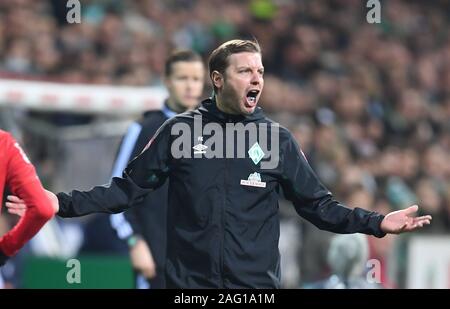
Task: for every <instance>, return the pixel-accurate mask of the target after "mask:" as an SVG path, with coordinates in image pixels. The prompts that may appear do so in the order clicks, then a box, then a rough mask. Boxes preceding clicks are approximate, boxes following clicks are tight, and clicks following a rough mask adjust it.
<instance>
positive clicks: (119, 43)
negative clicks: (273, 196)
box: [0, 0, 450, 287]
mask: <svg viewBox="0 0 450 309" xmlns="http://www.w3.org/2000/svg"><path fill="white" fill-rule="evenodd" d="M65 4H66V3H65V1H61V0H53V1H32V0H10V1H0V77H13V78H27V79H39V80H52V81H58V82H65V83H88V84H113V85H132V86H149V85H161V83H162V74H163V69H164V60H165V57H166V55H167V54H168V52H169V51H170V50H171V49H173V48H175V47H183V48H191V49H194V50H196V51H198V52H199V53H201V54H202V55H203V56H204V57H205V59H206V57H207V56H208V55H209V53H210V52H211V50H212V49H214V48H215V47H217V46H218V45H219V44H220V43H222V42H223V41H226V40H228V39H232V38H256V39H257V40H258V41H259V43H260V44H261V46H262V49H263V62H264V65H265V71H266V75H265V89H264V94H263V96H262V98H261V105H262V106H263V107H264V109H265V110H266V112H267V114H269V115H270V116H271V117H272V118H273V119H275V120H276V121H278V122H280V123H281V124H282V125H284V126H287V127H289V128H290V129H291V131H292V132H293V133H294V134H295V136H296V137H297V138H298V141H299V143H300V145H301V147H302V149H303V151H304V152H305V154H306V157H307V158H308V160H309V162H310V163H311V165H312V166H313V168H314V169H315V171H316V172H317V174H318V175H319V177H320V178H321V180H322V181H323V182H324V183H325V184H326V185H327V186H328V187H329V188H330V190H331V191H332V192H333V193H334V194H335V196H336V198H337V199H338V200H339V201H342V202H344V203H346V204H348V205H351V206H358V207H363V208H366V209H371V210H375V211H379V212H381V213H387V212H389V211H392V210H396V209H400V208H403V207H406V206H409V205H412V204H415V203H417V204H418V205H419V206H420V207H421V210H420V212H421V214H422V213H426V214H431V215H433V223H432V225H431V226H430V227H427V228H425V229H424V231H423V233H439V234H442V233H449V232H450V31H449V29H450V2H449V1H448V0H436V1H406V0H404V1H400V0H389V1H381V7H382V14H381V21H382V22H381V23H380V24H369V23H368V22H367V21H366V14H367V12H368V11H369V9H368V8H366V3H365V1H361V0H327V1H300V0H259V1H257V0H255V1H237V0H229V1H223V0H191V1H190V0H178V1H175V0H164V1H163V0H148V1H143V0H142V1H140V0H130V1H119V0H98V1H92V0H82V1H81V9H82V14H81V15H82V22H81V23H80V24H68V23H67V21H66V14H67V12H68V9H67V8H66V6H65ZM208 83H209V81H208ZM210 91H211V88H210V87H209V88H208V90H207V92H206V95H208V94H209V93H210ZM286 213H287V215H286V216H287V217H289V216H290V215H291V214H290V213H289V211H287V212H286ZM300 226H301V230H302V232H301V234H302V235H303V237H304V241H303V244H302V246H301V247H302V248H303V249H304V250H302V253H301V254H300V255H301V256H303V255H306V254H309V256H310V258H309V260H308V258H307V257H304V258H302V259H301V264H302V267H300V268H301V270H302V279H304V280H305V281H314V280H318V279H320V278H324V277H325V276H326V269H325V270H323V269H324V268H323V267H322V266H323V265H325V263H326V262H325V261H323V264H322V265H321V266H320V267H318V268H317V267H316V268H317V269H316V268H315V267H314V265H309V264H308V263H313V262H314V263H316V264H317V263H318V261H320V259H321V258H320V256H324V257H325V256H326V255H323V254H322V255H321V254H320V250H313V249H308V250H306V249H305V248H309V247H308V246H311V248H313V247H314V246H316V247H317V246H320V244H321V243H322V242H325V243H327V239H329V237H330V235H329V234H328V233H324V232H323V237H322V236H317V235H322V234H320V233H319V232H318V231H317V230H316V229H315V228H311V227H304V226H303V224H300ZM294 234H295V233H294ZM308 235H311V236H310V237H309V238H306V237H307V236H308ZM324 239H325V240H324ZM292 241H295V240H292ZM369 245H370V249H371V256H372V257H376V258H379V259H381V260H384V259H386V258H387V255H388V254H389V251H390V250H391V248H392V246H393V238H392V237H386V238H384V239H381V240H375V239H372V238H371V239H370V241H369ZM316 251H317V252H318V253H317V255H314V254H313V253H312V252H316ZM322 259H325V258H322ZM317 272H322V273H320V274H318V273H317ZM383 280H384V281H383V284H384V286H385V287H392V286H396V285H395V284H394V283H393V284H392V285H391V284H390V283H389V282H388V281H389V280H388V279H386V278H384V279H383ZM292 285H293V286H295V285H296V284H295V283H294V284H292Z"/></svg>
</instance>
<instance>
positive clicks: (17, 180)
mask: <svg viewBox="0 0 450 309" xmlns="http://www.w3.org/2000/svg"><path fill="white" fill-rule="evenodd" d="M5 186H7V187H8V188H9V190H10V191H11V192H12V193H13V194H14V195H17V196H20V197H21V198H22V199H23V200H25V201H27V203H26V204H27V211H26V212H25V213H24V215H23V216H22V217H21V218H20V220H19V222H18V223H17V224H16V226H14V228H12V229H11V230H10V231H8V233H6V234H5V235H3V236H2V237H1V238H0V266H2V265H3V264H4V263H5V262H6V260H7V259H8V258H9V257H11V256H13V255H14V254H16V253H17V251H19V249H20V248H22V246H23V245H24V244H25V243H26V242H27V241H28V240H30V239H31V238H32V237H33V236H34V235H35V234H36V233H37V232H38V231H39V229H40V228H41V227H42V226H43V225H44V224H45V223H46V222H47V221H48V220H50V219H51V218H52V217H53V215H54V213H55V210H54V209H53V208H52V206H51V203H50V200H49V198H48V197H47V195H46V193H45V191H44V188H43V187H42V185H41V182H40V181H39V178H38V177H37V175H36V171H35V169H34V167H33V165H32V164H31V162H30V160H29V159H28V158H27V156H26V155H25V153H24V152H23V150H22V148H20V146H19V144H18V143H17V142H16V141H15V140H14V138H13V137H12V136H11V134H9V133H7V132H5V131H2V130H0V202H1V201H2V197H3V192H4V189H5ZM2 205H3V202H2V203H0V209H1V206H2ZM10 212H13V211H10Z"/></svg>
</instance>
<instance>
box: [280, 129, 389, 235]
mask: <svg viewBox="0 0 450 309" xmlns="http://www.w3.org/2000/svg"><path fill="white" fill-rule="evenodd" d="M286 131H287V130H286ZM280 134H284V135H285V138H282V137H281V138H280V141H282V142H281V143H282V144H281V145H280V146H281V147H280V149H281V158H280V159H281V160H280V162H281V174H282V175H281V178H282V179H281V185H282V188H283V191H284V192H285V195H286V197H287V199H288V200H290V201H292V202H293V204H294V207H295V210H296V211H297V213H298V214H299V215H300V216H302V217H304V218H305V219H307V220H308V221H310V222H311V223H313V224H314V225H315V226H317V227H318V228H320V229H322V230H327V231H330V232H334V233H341V234H348V233H364V234H369V235H374V236H376V237H383V236H385V235H386V234H385V233H384V232H383V231H382V230H381V228H380V224H381V221H382V220H383V218H384V216H383V215H381V214H378V213H376V212H370V211H367V210H364V209H362V208H354V209H350V208H348V207H346V206H344V205H342V204H340V203H339V202H337V201H335V200H334V199H333V196H332V194H331V192H330V191H328V189H327V188H326V187H325V186H324V185H323V184H322V183H321V182H320V180H319V179H318V177H317V176H316V174H315V173H314V171H313V170H312V168H311V166H310V165H309V163H308V161H307V160H306V157H305V155H304V154H303V152H302V151H301V150H300V147H299V146H298V144H297V142H296V141H295V140H294V138H293V137H292V135H291V134H290V133H289V132H283V133H281V132H280ZM286 135H287V137H286Z"/></svg>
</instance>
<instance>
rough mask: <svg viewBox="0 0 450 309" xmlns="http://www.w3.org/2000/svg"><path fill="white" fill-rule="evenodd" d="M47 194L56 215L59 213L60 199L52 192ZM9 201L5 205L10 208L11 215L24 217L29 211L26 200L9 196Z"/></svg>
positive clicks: (46, 191)
mask: <svg viewBox="0 0 450 309" xmlns="http://www.w3.org/2000/svg"><path fill="white" fill-rule="evenodd" d="M45 193H46V194H47V197H48V199H49V200H50V203H51V205H52V208H53V211H54V212H55V213H58V211H59V202H58V198H57V197H56V195H55V194H54V193H53V192H50V191H48V190H45ZM7 200H8V201H7V202H6V203H5V206H6V207H7V208H8V212H9V213H11V214H14V215H18V216H19V217H22V216H23V215H24V214H25V211H26V210H27V205H26V204H25V201H24V200H22V199H20V198H19V197H17V196H15V195H8V196H7Z"/></svg>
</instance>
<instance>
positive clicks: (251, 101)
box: [246, 90, 259, 106]
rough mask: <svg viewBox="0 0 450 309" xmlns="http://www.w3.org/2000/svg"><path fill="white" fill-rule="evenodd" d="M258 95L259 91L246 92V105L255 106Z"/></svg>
mask: <svg viewBox="0 0 450 309" xmlns="http://www.w3.org/2000/svg"><path fill="white" fill-rule="evenodd" d="M258 94H259V90H250V91H249V92H247V96H246V99H247V104H248V105H250V106H254V105H256V97H257V96H258Z"/></svg>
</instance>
